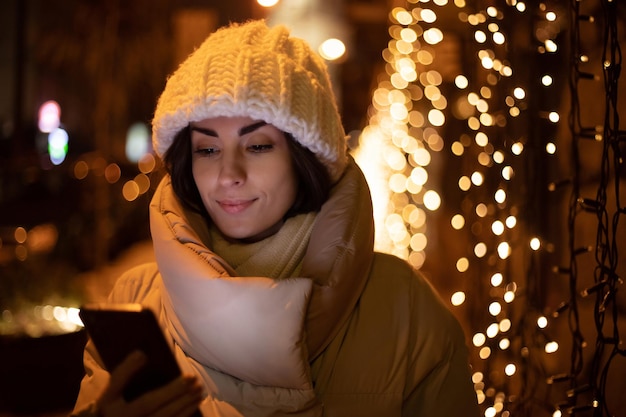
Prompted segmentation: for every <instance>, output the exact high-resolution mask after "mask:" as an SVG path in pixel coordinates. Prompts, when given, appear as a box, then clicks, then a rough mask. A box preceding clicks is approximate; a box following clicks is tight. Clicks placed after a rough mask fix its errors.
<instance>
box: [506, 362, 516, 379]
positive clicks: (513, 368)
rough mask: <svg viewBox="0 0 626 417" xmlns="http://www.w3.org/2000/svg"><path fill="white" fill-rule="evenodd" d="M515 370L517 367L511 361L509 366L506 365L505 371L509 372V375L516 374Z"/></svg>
mask: <svg viewBox="0 0 626 417" xmlns="http://www.w3.org/2000/svg"><path fill="white" fill-rule="evenodd" d="M515 371H517V368H516V367H515V365H514V364H512V363H509V364H508V365H507V366H505V367H504V373H505V374H507V376H513V375H515Z"/></svg>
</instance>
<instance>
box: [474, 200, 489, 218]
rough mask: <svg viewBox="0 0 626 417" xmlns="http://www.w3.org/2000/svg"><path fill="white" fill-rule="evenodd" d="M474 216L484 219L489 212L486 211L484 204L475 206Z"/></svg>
mask: <svg viewBox="0 0 626 417" xmlns="http://www.w3.org/2000/svg"><path fill="white" fill-rule="evenodd" d="M475 210H476V215H477V216H478V217H485V216H486V215H487V213H488V212H489V210H488V209H487V205H486V204H485V203H478V204H476V209H475Z"/></svg>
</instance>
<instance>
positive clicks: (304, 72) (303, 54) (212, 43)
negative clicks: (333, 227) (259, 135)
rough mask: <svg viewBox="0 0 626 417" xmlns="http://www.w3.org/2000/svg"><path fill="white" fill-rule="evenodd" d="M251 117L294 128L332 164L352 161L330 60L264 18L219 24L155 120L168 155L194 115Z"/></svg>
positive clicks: (179, 74)
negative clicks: (326, 60)
mask: <svg viewBox="0 0 626 417" xmlns="http://www.w3.org/2000/svg"><path fill="white" fill-rule="evenodd" d="M219 116H227V117H235V116H246V117H251V118H252V119H258V120H263V121H265V122H267V123H268V124H271V125H273V126H275V127H276V128H278V129H280V130H282V131H284V132H287V133H290V134H291V135H292V136H293V137H294V138H295V140H297V141H298V142H299V143H300V144H301V145H303V146H304V147H306V148H308V149H309V150H311V151H312V152H313V153H314V154H315V155H316V156H317V158H318V159H319V160H320V161H321V162H322V163H323V164H324V165H325V166H326V167H327V169H328V172H329V174H330V177H331V179H332V180H333V181H335V180H337V179H338V178H339V176H340V175H341V173H342V172H343V170H344V168H345V166H346V163H347V153H346V146H347V143H346V136H345V132H344V129H343V126H342V123H341V116H340V115H339V112H338V110H337V105H336V101H335V96H334V94H333V91H332V88H331V85H330V80H329V76H328V73H327V70H326V66H325V64H324V61H323V60H322V59H321V58H320V57H319V56H318V55H317V54H316V53H315V52H313V51H312V50H311V48H310V47H309V46H308V45H307V44H306V42H305V41H303V40H302V39H298V38H295V37H290V36H289V31H288V29H287V28H285V27H284V26H277V27H272V28H269V27H268V26H267V25H266V23H265V22H264V21H262V20H257V21H250V22H247V23H242V24H236V23H235V24H232V25H230V26H228V27H224V28H222V29H219V30H217V31H216V32H214V33H213V34H212V35H210V36H209V37H208V38H207V39H206V40H205V41H204V43H203V44H202V45H201V46H200V47H199V48H198V49H197V50H196V51H194V53H193V54H192V55H191V56H189V58H187V59H186V60H185V61H184V62H183V63H182V64H181V65H180V67H179V68H178V69H177V70H176V71H175V72H174V73H173V74H172V76H171V77H170V78H169V79H168V81H167V84H166V86H165V90H164V91H163V93H162V95H161V97H160V98H159V101H158V103H157V107H156V110H155V114H154V119H153V121H152V141H153V145H154V149H155V150H156V152H157V154H158V155H159V156H160V157H162V156H163V154H164V153H165V152H166V151H167V149H168V148H169V147H170V145H171V144H172V140H173V138H174V136H175V135H176V134H177V133H178V132H179V131H180V130H182V129H183V128H185V127H186V126H187V125H188V124H189V123H190V122H194V121H200V120H203V119H206V118H212V117H219Z"/></svg>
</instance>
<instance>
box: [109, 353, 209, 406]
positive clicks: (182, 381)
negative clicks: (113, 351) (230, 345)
mask: <svg viewBox="0 0 626 417" xmlns="http://www.w3.org/2000/svg"><path fill="white" fill-rule="evenodd" d="M145 364H146V356H145V354H144V353H143V352H141V351H137V352H133V353H131V354H130V355H128V357H126V359H124V361H122V363H120V365H119V366H118V367H117V368H115V370H114V371H113V372H112V373H111V379H110V380H109V385H108V386H107V388H106V389H105V390H104V392H103V393H102V395H101V396H100V399H99V400H98V401H97V409H98V411H99V415H100V416H102V417H147V416H150V417H170V416H180V417H185V416H191V415H192V414H193V413H194V412H195V411H196V410H197V408H198V405H199V404H200V402H201V401H202V386H201V385H200V384H199V382H198V380H197V379H196V378H195V377H193V376H189V375H186V376H181V377H180V378H177V379H175V380H173V381H172V382H170V383H168V384H166V385H164V386H162V387H160V388H157V389H155V390H153V391H150V392H147V393H145V394H143V395H141V396H139V397H138V398H136V399H134V400H132V401H130V402H127V401H126V400H125V399H124V397H123V395H122V392H123V390H124V387H125V386H126V384H127V383H128V381H129V380H130V378H131V377H132V376H133V375H134V374H135V372H137V371H138V370H139V369H141V367H142V366H144V365H145Z"/></svg>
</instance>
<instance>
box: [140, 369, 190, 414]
mask: <svg viewBox="0 0 626 417" xmlns="http://www.w3.org/2000/svg"><path fill="white" fill-rule="evenodd" d="M201 399H202V386H201V385H200V384H199V383H198V381H197V379H196V378H195V377H193V376H184V377H180V378H176V379H175V380H173V381H172V382H169V383H168V384H166V385H164V386H162V387H160V388H157V389H155V390H153V391H150V392H148V393H146V394H144V395H142V396H140V397H139V398H137V399H136V400H134V401H132V402H131V403H130V404H129V406H131V407H132V408H133V409H137V410H144V411H145V412H146V414H151V413H160V412H161V411H164V410H165V411H166V414H164V415H175V414H167V413H169V412H170V411H169V410H170V408H168V407H170V406H172V404H178V405H173V407H174V408H175V409H177V410H180V409H181V407H185V406H186V405H188V404H195V405H196V406H197V405H198V404H199V402H200V401H201ZM159 415H160V414H159Z"/></svg>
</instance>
